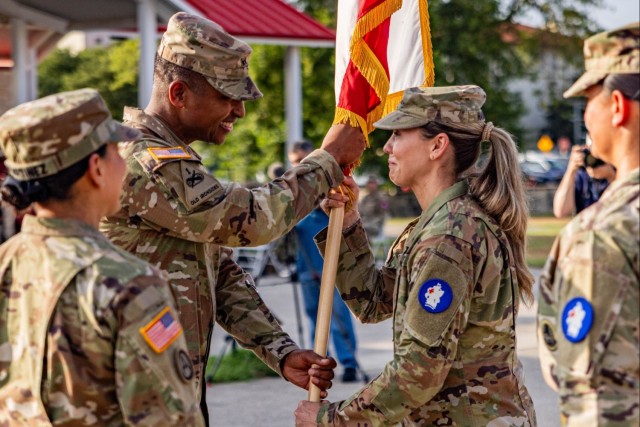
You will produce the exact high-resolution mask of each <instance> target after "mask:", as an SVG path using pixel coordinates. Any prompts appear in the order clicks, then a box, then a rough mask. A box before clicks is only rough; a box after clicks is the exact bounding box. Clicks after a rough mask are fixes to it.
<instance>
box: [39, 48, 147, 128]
mask: <svg viewBox="0 0 640 427" xmlns="http://www.w3.org/2000/svg"><path fill="white" fill-rule="evenodd" d="M138 45H139V41H138V40H137V39H134V40H126V41H123V42H120V43H117V44H114V45H112V46H110V47H109V48H95V49H86V50H83V51H81V52H79V53H78V54H77V55H73V54H71V53H70V52H69V51H68V50H55V51H54V52H53V53H51V54H50V55H49V56H48V57H47V58H46V59H45V60H44V61H42V63H41V64H40V66H39V67H38V79H39V81H40V88H39V90H40V93H39V96H46V95H50V94H52V93H56V92H62V91H68V90H75V89H81V88H85V87H92V88H94V89H96V90H98V91H99V92H100V94H101V95H102V97H103V98H104V99H105V101H106V103H107V105H108V106H109V109H110V110H111V114H112V115H113V117H114V118H116V119H117V120H119V119H121V118H122V109H123V107H124V106H125V105H136V104H137V96H138V73H137V70H138V58H139V54H138V50H139V49H138Z"/></svg>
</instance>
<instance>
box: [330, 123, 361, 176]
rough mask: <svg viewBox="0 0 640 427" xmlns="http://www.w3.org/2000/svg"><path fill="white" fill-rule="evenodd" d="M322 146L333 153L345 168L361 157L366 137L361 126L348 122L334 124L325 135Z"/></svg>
mask: <svg viewBox="0 0 640 427" xmlns="http://www.w3.org/2000/svg"><path fill="white" fill-rule="evenodd" d="M320 148H322V149H323V150H325V151H327V152H328V153H329V154H331V155H332V156H333V157H334V158H335V159H336V161H337V162H338V164H339V165H340V166H342V167H343V168H344V167H348V166H351V165H352V164H353V163H355V162H356V161H357V160H358V159H360V156H361V155H362V153H363V152H364V148H365V139H364V136H363V135H362V131H361V130H360V128H354V127H351V126H349V125H347V124H339V125H333V126H331V128H329V131H328V132H327V134H326V135H325V137H324V140H323V141H322V147H320Z"/></svg>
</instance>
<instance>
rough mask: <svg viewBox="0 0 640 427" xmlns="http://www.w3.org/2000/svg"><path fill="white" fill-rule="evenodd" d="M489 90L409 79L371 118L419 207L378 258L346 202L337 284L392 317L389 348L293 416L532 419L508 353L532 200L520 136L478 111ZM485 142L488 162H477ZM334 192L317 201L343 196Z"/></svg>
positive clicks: (510, 422)
mask: <svg viewBox="0 0 640 427" xmlns="http://www.w3.org/2000/svg"><path fill="white" fill-rule="evenodd" d="M484 100H485V93H484V91H483V90H482V89H481V88H479V87H477V86H457V87H442V88H413V89H409V90H407V91H406V92H405V94H404V97H403V100H402V102H401V103H400V105H399V107H398V109H397V110H396V111H395V112H393V113H391V114H390V115H388V116H386V117H385V118H383V119H382V120H380V121H379V122H377V123H376V124H375V125H376V127H378V128H381V129H388V130H393V135H392V136H391V138H390V139H389V141H388V142H387V143H386V145H385V152H386V153H387V154H388V155H389V177H390V179H391V181H393V182H394V183H395V184H396V185H399V186H407V187H410V188H411V189H412V190H413V191H414V193H415V195H416V197H417V199H418V201H419V203H420V206H421V207H422V209H423V212H422V215H421V216H420V217H419V218H417V219H416V220H414V221H413V222H411V223H410V224H409V225H408V226H407V228H406V229H405V230H404V231H403V233H402V234H401V235H400V237H399V238H398V239H397V240H396V242H395V243H394V244H393V246H392V248H391V251H390V252H389V256H388V258H387V260H386V262H385V265H384V266H383V268H382V269H380V270H378V269H376V267H375V260H374V257H373V255H372V254H371V250H370V247H369V245H368V242H367V238H366V235H365V233H364V230H363V228H362V224H361V221H360V219H359V214H358V212H357V211H356V210H355V206H354V209H352V210H349V211H347V212H346V213H345V220H344V226H343V242H342V243H341V248H340V252H341V253H340V262H339V266H338V277H337V280H336V281H337V283H336V285H337V286H338V288H339V290H340V292H341V295H342V298H343V299H344V300H345V301H346V303H347V305H348V306H349V308H350V309H351V310H352V311H353V313H354V314H355V315H356V316H357V317H358V318H359V319H360V320H361V321H362V322H364V323H368V322H380V321H382V320H385V319H388V318H390V317H392V318H393V336H394V358H393V360H392V361H391V362H389V363H388V364H387V365H386V366H385V368H384V370H383V372H382V373H381V374H380V375H378V376H377V377H376V378H375V379H374V380H373V381H371V382H370V383H369V384H367V385H366V386H365V387H364V388H362V389H361V390H360V391H358V392H356V393H355V394H354V395H353V396H351V397H350V398H348V399H347V400H344V401H341V402H335V403H328V402H325V403H320V404H318V403H311V402H301V403H300V405H299V406H298V409H297V410H296V417H297V425H299V426H315V425H322V426H347V425H348V426H356V425H357V426H382V425H384V426H387V425H399V424H401V425H403V426H436V425H449V426H453V425H455V426H487V425H491V426H521V427H522V426H535V425H536V419H535V415H534V410H533V404H532V401H531V398H530V397H529V394H528V392H527V390H526V388H525V386H524V383H523V376H522V366H521V364H520V362H519V360H518V358H517V356H516V327H515V326H516V325H515V320H516V316H517V313H518V306H519V301H520V297H521V296H522V297H525V298H528V299H531V297H532V291H531V288H532V284H533V277H532V275H531V273H530V272H529V271H528V270H527V267H526V264H525V258H524V246H525V230H526V220H527V207H526V202H525V195H524V191H523V187H522V184H521V177H520V170H519V168H518V162H517V158H516V154H517V152H516V147H515V144H514V142H513V140H512V139H511V137H510V136H509V134H508V133H507V132H505V131H504V130H502V129H499V128H495V127H493V124H491V123H490V122H485V120H484V116H483V114H482V110H481V109H480V108H481V106H482V104H483V103H484ZM483 143H487V145H488V146H489V147H490V148H491V151H490V155H489V158H488V160H487V162H486V167H484V169H483V170H481V171H479V172H478V173H472V172H471V171H472V170H473V167H474V164H475V163H476V160H477V159H478V157H479V155H480V151H481V146H482V144H483ZM348 183H350V184H349V185H350V187H351V189H352V190H353V191H354V192H357V186H355V185H353V181H352V180H351V181H349V182H348ZM332 197H333V199H329V200H328V201H327V202H326V203H325V205H328V206H338V205H342V204H343V202H344V200H343V199H344V198H343V197H342V196H337V195H334V196H332ZM324 237H325V236H323V235H322V234H320V235H318V237H317V238H316V239H317V240H318V242H320V244H322V243H323V239H324Z"/></svg>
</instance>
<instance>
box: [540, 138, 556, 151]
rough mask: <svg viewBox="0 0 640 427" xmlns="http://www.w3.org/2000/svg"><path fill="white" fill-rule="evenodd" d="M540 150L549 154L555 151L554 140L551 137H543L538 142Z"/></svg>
mask: <svg viewBox="0 0 640 427" xmlns="http://www.w3.org/2000/svg"><path fill="white" fill-rule="evenodd" d="M538 150H540V151H542V152H543V153H548V152H549V151H551V150H553V140H552V139H551V138H550V137H549V135H546V134H545V135H542V136H541V137H540V139H539V140H538Z"/></svg>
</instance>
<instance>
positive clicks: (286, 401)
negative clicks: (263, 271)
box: [207, 271, 560, 427]
mask: <svg viewBox="0 0 640 427" xmlns="http://www.w3.org/2000/svg"><path fill="white" fill-rule="evenodd" d="M535 273H536V276H537V273H538V272H537V271H536V272H535ZM283 281H285V279H281V278H278V277H275V276H274V277H266V278H261V280H260V281H259V285H258V290H259V292H260V295H261V296H262V298H263V299H264V300H265V301H266V303H267V305H268V306H269V307H270V309H271V310H272V311H273V313H275V315H276V316H277V317H278V318H279V319H280V321H281V322H282V324H283V327H284V329H285V330H286V331H287V332H289V333H290V334H291V336H292V337H293V338H294V339H295V340H296V341H297V342H300V337H298V333H297V330H298V327H297V324H296V318H295V311H294V299H293V287H292V285H291V284H290V283H283ZM535 312H536V307H535V306H533V307H525V306H524V305H522V306H521V310H520V315H519V317H518V325H517V335H518V340H519V341H518V355H519V357H520V360H521V361H522V363H523V365H524V371H525V383H526V385H527V387H528V389H529V393H531V396H532V398H533V401H534V405H535V407H536V412H537V417H538V425H539V426H541V427H557V426H559V425H560V415H559V409H558V400H557V395H556V393H555V392H554V391H552V390H551V389H550V388H549V387H548V386H547V385H546V384H545V382H544V380H543V378H542V373H541V372H540V365H539V362H538V353H537V343H536V337H535ZM303 316H304V314H303ZM302 321H303V323H304V331H305V334H308V333H307V332H306V331H307V324H306V319H304V318H303V319H302ZM355 325H356V336H357V338H358V361H359V362H360V364H361V365H362V368H363V369H364V370H365V371H366V372H367V374H368V375H369V377H371V378H374V377H375V376H376V375H378V374H379V373H380V372H381V370H382V368H383V367H384V365H385V363H387V362H388V361H390V360H391V358H392V355H393V343H392V336H391V320H387V321H385V322H382V323H378V324H375V325H362V324H360V323H359V322H358V321H355ZM223 340H224V331H223V330H222V328H220V327H219V326H216V329H215V330H214V333H213V344H212V349H211V354H218V353H219V351H220V349H221V348H222V346H223V342H224V341H223ZM304 340H305V343H306V345H307V346H309V339H308V337H307V336H305V337H304ZM341 374H342V367H340V366H338V369H337V370H336V377H337V378H338V380H336V382H335V383H334V385H333V387H332V388H331V389H330V390H329V397H328V399H329V400H331V401H336V400H342V399H345V398H347V397H348V396H350V395H351V394H352V393H353V392H354V391H356V390H358V389H359V388H360V387H361V386H362V384H361V383H350V384H342V383H340V381H339V377H340V375H341ZM306 398H307V392H306V391H305V390H302V389H299V388H297V387H295V386H293V385H291V384H289V383H287V382H285V381H284V380H282V379H281V378H266V379H260V380H254V381H248V382H236V383H228V384H214V385H213V386H211V387H208V388H207V402H208V405H209V414H210V421H211V425H212V426H214V427H248V426H251V427H258V426H260V427H285V426H293V425H294V418H293V411H294V409H295V408H296V406H297V404H298V401H299V400H303V399H306Z"/></svg>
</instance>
